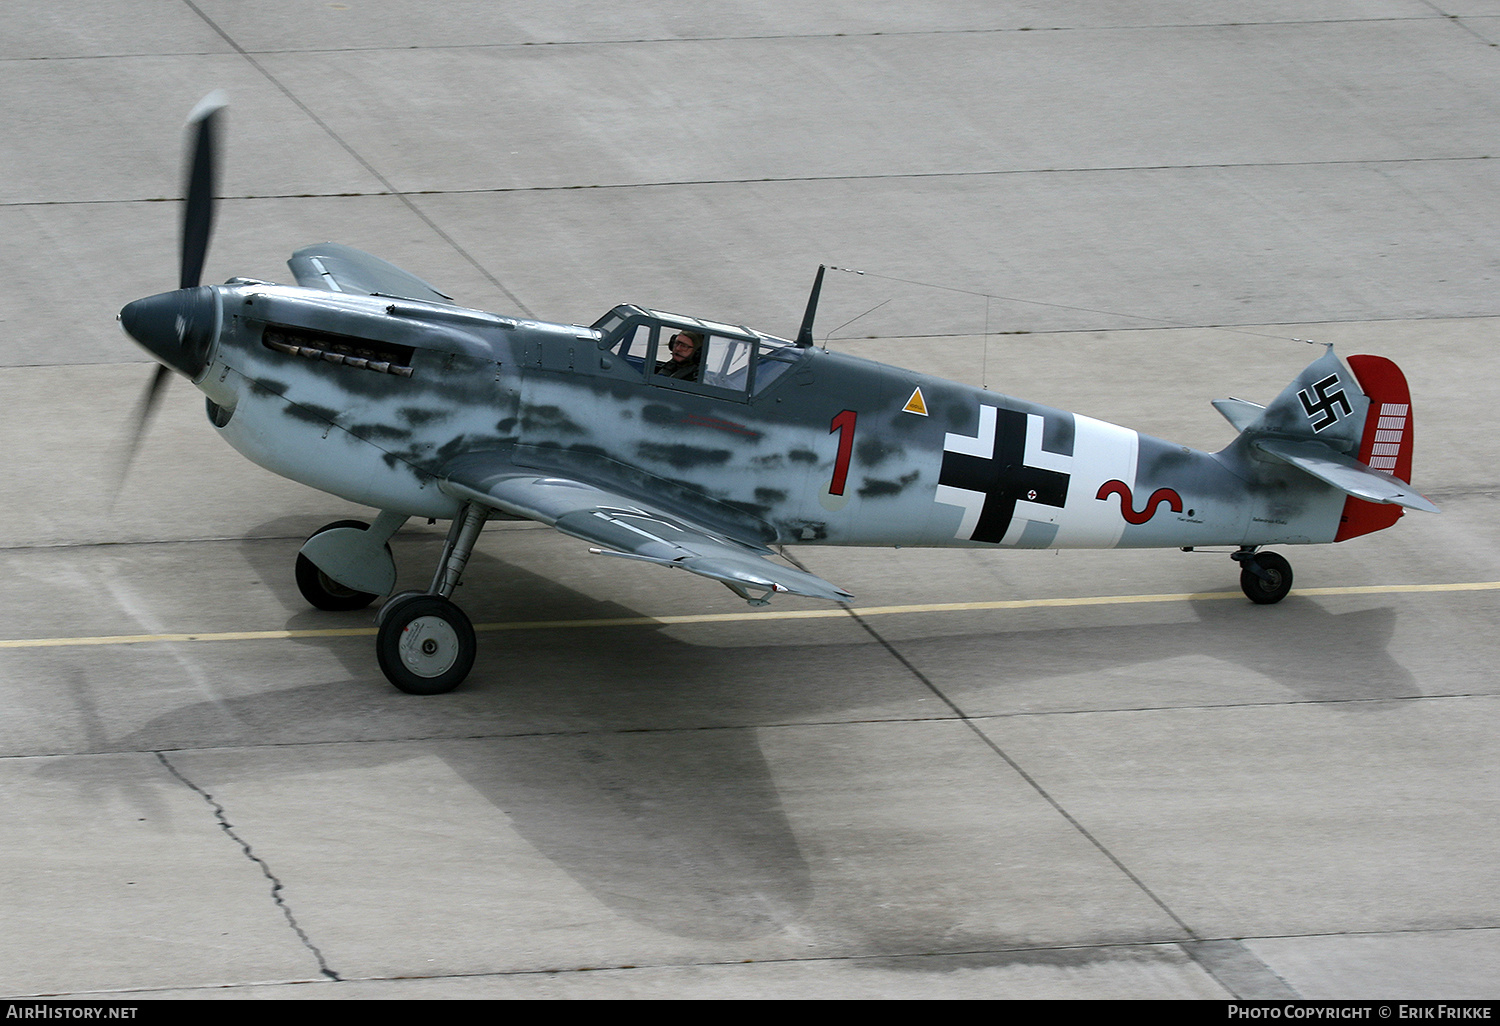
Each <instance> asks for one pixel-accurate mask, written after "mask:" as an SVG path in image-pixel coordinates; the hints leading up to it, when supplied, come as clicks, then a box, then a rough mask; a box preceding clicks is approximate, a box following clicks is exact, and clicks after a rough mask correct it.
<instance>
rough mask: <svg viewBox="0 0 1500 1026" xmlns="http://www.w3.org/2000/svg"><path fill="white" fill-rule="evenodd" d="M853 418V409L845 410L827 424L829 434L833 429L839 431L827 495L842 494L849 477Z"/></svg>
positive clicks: (852, 445) (852, 443)
mask: <svg viewBox="0 0 1500 1026" xmlns="http://www.w3.org/2000/svg"><path fill="white" fill-rule="evenodd" d="M854 418H855V413H854V411H853V410H845V411H844V412H843V413H840V414H839V415H838V416H837V417H834V418H833V423H831V424H829V425H828V433H829V434H830V435H831V434H833V433H834V432H835V431H837V432H838V433H839V454H838V457H837V458H836V459H835V460H834V461H833V480H832V481H830V482H829V483H828V494H829V495H843V494H844V482H845V481H847V480H848V479H849V456H850V455H851V454H852V453H853V452H854Z"/></svg>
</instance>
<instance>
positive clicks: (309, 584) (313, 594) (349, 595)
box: [296, 520, 390, 612]
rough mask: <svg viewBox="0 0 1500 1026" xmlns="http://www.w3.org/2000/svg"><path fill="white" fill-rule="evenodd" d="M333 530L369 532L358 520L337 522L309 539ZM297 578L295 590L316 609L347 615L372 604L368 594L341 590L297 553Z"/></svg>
mask: <svg viewBox="0 0 1500 1026" xmlns="http://www.w3.org/2000/svg"><path fill="white" fill-rule="evenodd" d="M335 527H353V528H357V529H358V530H361V531H368V530H369V529H370V525H369V524H366V523H363V522H362V521H359V520H336V521H334V522H333V523H331V524H324V525H323V526H322V527H320V528H318V529H317V530H316V531H314V532H313V533H312V534H311V535H309V536H308V537H310V538H316V537H317V536H318V535H320V534H322V533H323V532H324V531H332V530H333V529H334V528H335ZM386 549H387V550H389V549H390V546H386ZM296 577H297V590H298V591H300V592H302V597H303V598H305V599H307V601H308V603H309V604H310V605H312V606H313V607H314V608H317V609H327V610H330V611H333V612H348V611H349V610H352V609H363V608H365V606H368V605H369V604H370V603H371V602H374V601H375V596H374V595H371V594H369V593H368V592H363V591H356V590H354V589H353V588H346V587H344V586H343V585H342V584H340V583H339V582H338V581H335V580H334V579H333V578H332V577H329V576H328V575H327V574H325V573H324V572H323V571H321V570H319V569H318V567H317V564H315V563H314V562H313V561H312V560H310V559H308V558H307V557H306V556H304V555H302V554H301V553H300V552H299V553H297V570H296Z"/></svg>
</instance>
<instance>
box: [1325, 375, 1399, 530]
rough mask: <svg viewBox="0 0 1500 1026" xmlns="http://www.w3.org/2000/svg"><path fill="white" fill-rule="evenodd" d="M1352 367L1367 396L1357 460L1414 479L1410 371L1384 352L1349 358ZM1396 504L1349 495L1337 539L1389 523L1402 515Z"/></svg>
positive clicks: (1387, 472)
mask: <svg viewBox="0 0 1500 1026" xmlns="http://www.w3.org/2000/svg"><path fill="white" fill-rule="evenodd" d="M1348 363H1349V370H1350V371H1351V372H1352V373H1353V374H1354V377H1355V379H1356V380H1358V382H1359V387H1360V388H1361V389H1362V390H1363V391H1364V393H1365V395H1367V396H1369V399H1370V409H1369V412H1368V413H1366V414H1365V426H1364V434H1363V436H1362V437H1361V439H1360V443H1359V462H1361V463H1363V464H1365V465H1366V466H1368V467H1369V468H1370V469H1371V470H1378V471H1380V472H1382V473H1385V474H1390V475H1391V476H1392V477H1396V478H1399V479H1400V480H1402V481H1410V480H1411V455H1412V412H1411V390H1410V389H1409V388H1407V385H1406V375H1404V374H1402V373H1401V368H1400V367H1397V366H1396V365H1395V364H1394V363H1392V362H1391V361H1390V360H1387V359H1386V358H1385V357H1383V356H1351V357H1349V361H1348ZM1401 513H1402V509H1401V507H1400V506H1397V505H1388V504H1383V503H1375V502H1366V501H1364V500H1363V499H1356V498H1354V497H1353V496H1350V497H1349V498H1348V499H1347V500H1345V502H1344V514H1343V516H1342V517H1341V518H1340V521H1339V532H1338V534H1337V535H1336V536H1335V537H1334V539H1333V540H1334V541H1344V540H1346V539H1349V538H1357V537H1359V536H1360V535H1362V534H1369V533H1370V532H1372V531H1381V530H1384V529H1385V528H1387V527H1390V526H1391V525H1392V524H1394V523H1395V522H1396V521H1397V520H1399V519H1400V518H1401Z"/></svg>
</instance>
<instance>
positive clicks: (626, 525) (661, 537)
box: [440, 453, 854, 604]
mask: <svg viewBox="0 0 1500 1026" xmlns="http://www.w3.org/2000/svg"><path fill="white" fill-rule="evenodd" d="M440 476H441V478H442V481H441V484H440V487H441V488H442V490H443V491H444V492H446V493H447V494H449V495H452V496H454V497H455V498H460V499H464V500H465V501H469V502H479V503H482V504H484V505H486V506H490V507H493V508H495V509H498V510H501V511H503V512H505V513H509V514H511V515H513V516H519V517H525V518H527V519H529V520H536V521H539V522H541V523H543V524H547V525H548V526H550V527H555V528H557V529H558V530H559V531H561V532H563V533H564V534H570V535H572V536H573V537H575V538H582V539H583V540H584V541H587V542H593V543H594V544H595V545H597V546H599V547H598V548H597V549H595V550H594V551H596V552H598V553H600V554H601V555H606V556H622V557H625V558H627V559H639V560H643V561H645V562H647V563H658V564H660V565H662V566H668V567H675V568H676V569H679V570H687V571H690V572H692V573H695V574H698V575H700V576H702V577H707V578H709V579H710V580H715V581H720V582H722V583H723V584H726V585H728V586H729V588H730V590H731V591H733V592H735V594H737V595H739V596H740V597H741V598H744V599H748V600H750V601H751V602H752V603H757V604H759V603H763V602H764V600H765V596H769V595H770V594H771V593H773V592H789V593H791V594H793V595H806V596H808V597H810V598H820V599H828V600H829V601H832V602H848V601H850V600H851V599H853V598H854V596H853V595H851V594H849V593H848V592H847V591H844V590H843V589H842V588H839V587H836V586H834V585H832V584H830V583H828V582H827V581H825V580H823V578H821V577H817V576H815V575H813V574H810V573H807V572H806V571H803V570H797V569H795V568H793V567H788V566H782V565H781V564H779V563H773V562H772V561H771V560H769V559H767V558H766V557H767V556H770V555H771V554H772V553H771V550H770V549H767V548H765V547H763V546H752V545H746V544H744V543H743V542H738V541H735V540H734V539H732V538H726V537H724V536H722V535H720V534H716V533H714V532H712V531H710V530H708V529H707V528H705V527H702V526H700V525H698V524H694V523H692V522H690V521H689V520H687V519H685V518H683V517H680V516H673V515H671V514H668V513H664V512H662V511H661V510H659V509H655V508H653V507H652V506H651V505H650V504H649V503H646V502H642V501H640V500H639V499H637V498H635V497H633V496H630V495H625V494H623V493H621V492H616V491H610V490H608V489H604V488H598V487H596V486H594V485H591V484H586V483H584V482H582V481H576V480H572V479H570V478H565V477H557V476H555V475H549V474H539V473H537V472H536V471H527V470H524V469H522V468H518V467H516V466H515V465H514V464H512V463H510V462H509V461H507V460H506V459H505V458H504V457H503V456H500V455H499V454H496V453H469V454H466V455H463V456H459V457H458V458H456V459H454V460H453V461H451V462H450V463H449V464H448V465H447V466H446V467H445V468H444V469H443V472H442V474H441V475H440ZM756 592H761V593H764V594H763V595H756V594H755V593H756Z"/></svg>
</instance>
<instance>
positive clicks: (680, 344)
mask: <svg viewBox="0 0 1500 1026" xmlns="http://www.w3.org/2000/svg"><path fill="white" fill-rule="evenodd" d="M667 345H668V347H669V348H670V349H671V352H672V362H673V363H690V362H692V361H694V360H696V359H698V350H699V349H701V348H702V347H703V336H702V335H701V334H699V333H698V332H696V331H686V330H684V331H679V332H676V333H674V334H673V335H672V337H671V338H670V339H668V340H667Z"/></svg>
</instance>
